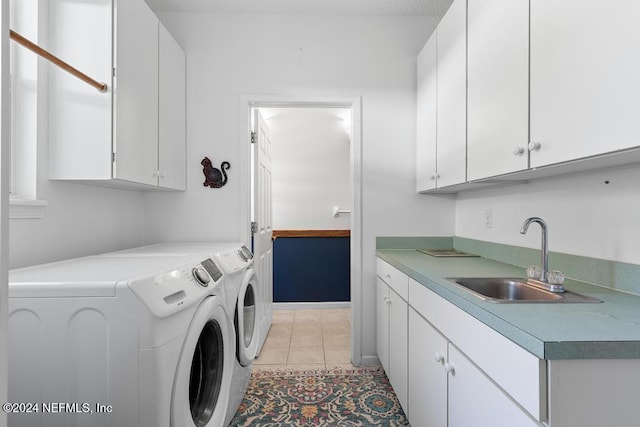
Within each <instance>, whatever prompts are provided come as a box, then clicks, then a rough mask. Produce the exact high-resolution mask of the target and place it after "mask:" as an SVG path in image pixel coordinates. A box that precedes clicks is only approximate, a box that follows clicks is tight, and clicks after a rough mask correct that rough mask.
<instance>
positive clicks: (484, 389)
mask: <svg viewBox="0 0 640 427" xmlns="http://www.w3.org/2000/svg"><path fill="white" fill-rule="evenodd" d="M409 304H410V308H409V355H408V359H409V377H408V378H409V421H410V422H411V424H412V425H425V426H456V427H457V426H459V427H464V426H469V425H478V422H479V420H482V422H481V424H483V425H485V424H486V425H492V426H505V427H510V426H532V427H533V426H540V425H541V424H540V423H541V422H543V421H544V420H545V419H546V399H545V397H546V381H545V372H546V370H545V365H544V363H543V361H541V360H539V359H538V358H536V357H535V356H533V355H532V354H530V353H528V352H527V351H525V350H523V349H522V348H521V347H519V346H518V345H516V344H514V343H512V342H511V341H509V340H508V339H506V338H505V337H503V336H502V335H500V334H498V333H497V332H495V331H493V330H492V329H491V328H489V327H488V326H486V325H484V324H482V323H481V322H479V321H478V320H476V319H474V318H473V317H471V316H469V315H468V314H467V313H465V312H463V311H462V310H460V309H458V308H457V307H455V306H454V305H452V304H451V303H449V302H447V301H446V300H444V299H443V298H442V297H440V296H438V295H437V294H435V293H433V292H432V291H430V290H429V289H427V288H426V287H424V286H423V285H421V284H419V283H418V282H416V281H414V280H412V279H409ZM514 402H515V403H514Z"/></svg>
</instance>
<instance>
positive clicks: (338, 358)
mask: <svg viewBox="0 0 640 427" xmlns="http://www.w3.org/2000/svg"><path fill="white" fill-rule="evenodd" d="M324 362H325V364H327V365H329V364H331V365H340V364H348V363H351V349H348V348H325V349H324Z"/></svg>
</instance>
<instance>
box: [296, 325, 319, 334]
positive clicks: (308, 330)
mask: <svg viewBox="0 0 640 427" xmlns="http://www.w3.org/2000/svg"><path fill="white" fill-rule="evenodd" d="M293 333H294V334H295V335H322V325H321V324H320V322H302V323H298V322H293Z"/></svg>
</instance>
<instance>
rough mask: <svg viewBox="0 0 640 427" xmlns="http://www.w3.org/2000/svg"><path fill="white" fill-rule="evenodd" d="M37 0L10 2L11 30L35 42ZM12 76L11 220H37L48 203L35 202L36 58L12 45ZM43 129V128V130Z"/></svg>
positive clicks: (38, 133) (39, 129) (38, 97)
mask: <svg viewBox="0 0 640 427" xmlns="http://www.w3.org/2000/svg"><path fill="white" fill-rule="evenodd" d="M39 3H40V1H21V0H11V2H10V17H9V18H10V26H11V29H13V30H15V31H16V32H18V33H20V34H22V35H23V36H25V37H26V38H28V39H29V40H32V41H36V42H37V41H38V34H39V28H38V27H39V25H38V10H39ZM10 55H11V60H10V74H11V183H10V203H11V210H10V218H40V217H42V216H43V214H44V208H45V207H46V205H47V203H46V202H45V201H42V200H37V197H36V183H37V182H36V180H37V171H38V167H37V160H38V158H37V157H38V156H37V148H38V138H39V136H41V132H42V129H43V127H42V126H41V124H40V122H41V121H42V120H41V117H40V115H39V108H38V104H39V102H41V98H42V93H41V92H42V91H39V90H38V89H39V78H38V73H39V72H40V71H39V60H38V57H37V56H36V55H35V54H34V53H33V52H30V51H28V50H27V49H25V48H23V47H22V46H19V45H18V44H16V43H15V42H11V45H10ZM44 129H46V127H44Z"/></svg>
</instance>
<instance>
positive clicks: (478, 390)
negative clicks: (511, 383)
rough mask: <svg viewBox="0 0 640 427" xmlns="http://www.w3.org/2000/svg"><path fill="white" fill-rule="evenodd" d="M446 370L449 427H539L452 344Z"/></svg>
mask: <svg viewBox="0 0 640 427" xmlns="http://www.w3.org/2000/svg"><path fill="white" fill-rule="evenodd" d="M449 366H450V371H449V427H468V426H474V425H487V426H492V427H500V426H503V427H513V426H518V427H525V426H532V427H533V426H538V423H536V422H535V421H533V420H532V419H531V418H530V417H529V415H528V414H527V413H526V412H524V411H523V410H521V409H520V408H519V407H518V406H517V405H516V404H515V403H514V402H513V401H512V400H511V399H510V398H509V397H508V396H507V395H506V394H505V393H504V392H503V391H502V390H501V389H500V388H498V386H496V385H495V384H494V383H493V382H492V381H491V380H489V378H487V377H486V376H485V375H484V374H483V373H482V371H480V370H479V369H478V368H476V367H475V366H474V365H473V363H471V361H470V360H469V359H467V358H466V356H464V355H463V354H462V353H461V352H460V351H459V350H458V349H457V348H456V347H455V346H453V345H452V344H449Z"/></svg>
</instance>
